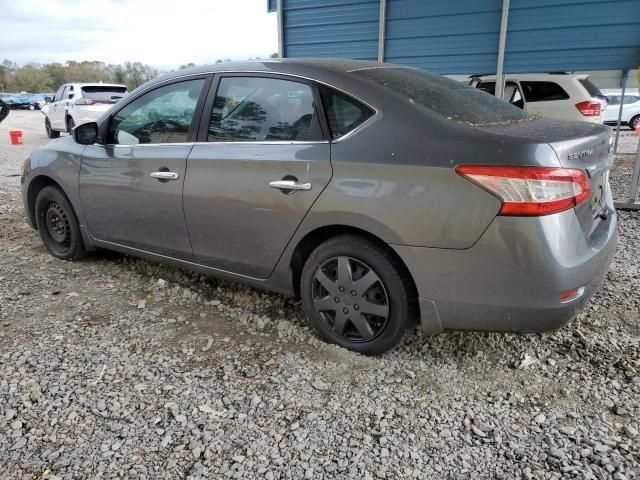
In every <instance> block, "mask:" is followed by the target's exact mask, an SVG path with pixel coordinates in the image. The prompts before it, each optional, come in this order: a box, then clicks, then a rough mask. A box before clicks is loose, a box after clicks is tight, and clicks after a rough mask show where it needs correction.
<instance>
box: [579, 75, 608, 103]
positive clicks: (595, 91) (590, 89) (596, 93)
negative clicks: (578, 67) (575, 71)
mask: <svg viewBox="0 0 640 480" xmlns="http://www.w3.org/2000/svg"><path fill="white" fill-rule="evenodd" d="M578 82H580V85H582V86H583V87H584V88H585V90H586V91H587V93H588V94H589V95H591V96H592V97H596V98H600V97H603V95H602V92H601V91H600V89H599V88H598V87H596V86H595V85H594V83H593V82H592V81H591V80H589V79H588V78H581V79H579V80H578Z"/></svg>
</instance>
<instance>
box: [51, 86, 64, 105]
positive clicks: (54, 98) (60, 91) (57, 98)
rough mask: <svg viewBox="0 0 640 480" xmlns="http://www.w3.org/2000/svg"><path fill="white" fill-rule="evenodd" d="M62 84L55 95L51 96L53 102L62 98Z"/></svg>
mask: <svg viewBox="0 0 640 480" xmlns="http://www.w3.org/2000/svg"><path fill="white" fill-rule="evenodd" d="M64 87H65V86H64V85H63V86H61V87H60V88H59V89H58V91H57V92H56V95H55V96H54V97H53V101H54V102H59V101H60V100H61V99H62V94H63V92H64Z"/></svg>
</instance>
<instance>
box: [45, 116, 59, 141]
mask: <svg viewBox="0 0 640 480" xmlns="http://www.w3.org/2000/svg"><path fill="white" fill-rule="evenodd" d="M44 129H45V130H46V131H47V137H49V138H58V137H59V136H60V132H59V131H57V130H54V129H53V127H52V126H51V122H50V121H49V117H44Z"/></svg>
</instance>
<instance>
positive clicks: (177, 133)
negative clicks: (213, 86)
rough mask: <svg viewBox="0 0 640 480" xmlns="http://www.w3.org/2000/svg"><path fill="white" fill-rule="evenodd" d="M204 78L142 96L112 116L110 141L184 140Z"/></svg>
mask: <svg viewBox="0 0 640 480" xmlns="http://www.w3.org/2000/svg"><path fill="white" fill-rule="evenodd" d="M203 85H204V79H197V80H188V81H185V82H178V83H172V84H171V85H166V86H164V87H160V88H156V89H155V90H152V91H151V92H149V93H146V94H144V95H142V96H141V97H138V98H137V99H135V100H134V101H133V102H131V103H130V104H128V105H127V106H126V107H124V108H123V109H121V110H120V111H118V113H116V114H115V115H114V116H113V118H112V119H111V124H110V125H109V133H108V135H107V143H109V144H116V145H117V144H121V145H137V144H145V143H184V142H187V141H188V137H189V128H190V127H191V122H192V120H193V114H194V112H195V110H196V104H197V103H198V98H199V96H200V92H201V90H202V86H203Z"/></svg>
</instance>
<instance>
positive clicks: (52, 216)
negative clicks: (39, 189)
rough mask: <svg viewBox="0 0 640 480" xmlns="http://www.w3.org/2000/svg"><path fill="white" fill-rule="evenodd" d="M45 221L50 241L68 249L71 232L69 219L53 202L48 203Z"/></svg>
mask: <svg viewBox="0 0 640 480" xmlns="http://www.w3.org/2000/svg"><path fill="white" fill-rule="evenodd" d="M45 221H46V225H47V232H48V233H49V236H50V237H51V240H53V241H54V242H56V243H58V244H60V245H62V246H65V247H68V246H69V244H70V243H71V230H70V228H69V217H68V216H67V214H66V213H65V211H64V210H63V209H62V207H61V206H60V205H58V204H57V203H55V202H52V203H50V204H49V205H48V206H47V210H46V213H45Z"/></svg>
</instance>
